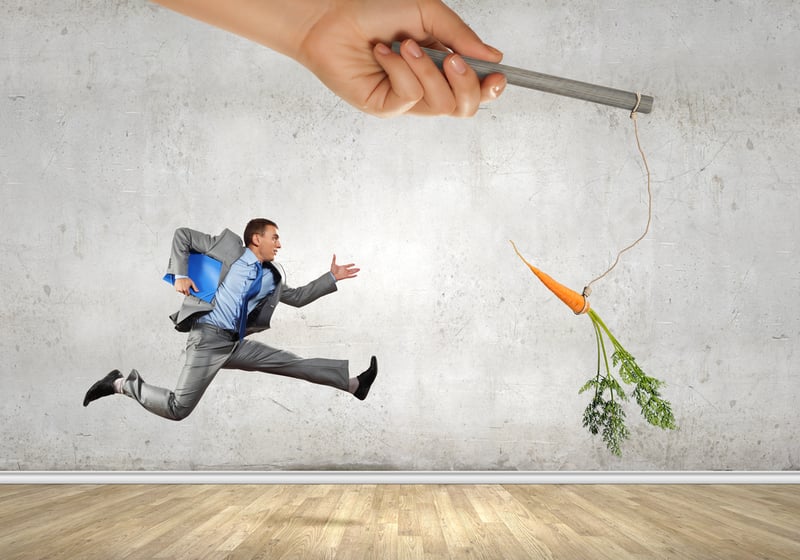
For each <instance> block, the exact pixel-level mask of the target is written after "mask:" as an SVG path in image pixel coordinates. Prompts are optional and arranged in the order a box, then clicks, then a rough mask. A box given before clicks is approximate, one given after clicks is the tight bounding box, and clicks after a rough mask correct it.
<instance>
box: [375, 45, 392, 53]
mask: <svg viewBox="0 0 800 560" xmlns="http://www.w3.org/2000/svg"><path fill="white" fill-rule="evenodd" d="M375 50H376V51H378V54H383V55H387V54H391V52H392V49H390V48H389V47H387V46H386V45H384V44H383V43H378V44H377V45H375Z"/></svg>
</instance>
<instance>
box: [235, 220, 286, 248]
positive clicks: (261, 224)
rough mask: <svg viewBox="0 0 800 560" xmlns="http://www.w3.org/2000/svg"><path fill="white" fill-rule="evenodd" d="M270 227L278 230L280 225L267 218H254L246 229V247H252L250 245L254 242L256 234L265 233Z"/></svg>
mask: <svg viewBox="0 0 800 560" xmlns="http://www.w3.org/2000/svg"><path fill="white" fill-rule="evenodd" d="M269 226H272V227H274V228H275V229H278V224H276V223H275V222H273V221H272V220H268V219H266V218H253V219H252V220H250V221H249V222H247V226H246V227H245V228H244V237H243V239H244V244H245V246H247V245H250V243H252V242H253V236H254V235H255V234H257V233H264V230H266V229H267V227H269Z"/></svg>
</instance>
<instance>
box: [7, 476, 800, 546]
mask: <svg viewBox="0 0 800 560" xmlns="http://www.w3.org/2000/svg"><path fill="white" fill-rule="evenodd" d="M0 558H2V559H3V560H12V559H18V558H25V559H28V558H30V559H36V560H44V559H59V558H63V559H70V560H72V559H80V560H88V559H102V560H123V559H145V558H146V559H148V560H151V559H159V558H168V559H181V558H188V559H193V560H195V559H200V558H212V559H223V558H230V559H234V558H235V559H270V560H276V559H281V558H298V559H316V558H330V559H336V560H341V559H344V558H352V559H357V560H365V559H371V558H375V559H394V558H409V559H411V558H421V559H426V560H438V559H445V558H486V559H517V558H519V559H526V560H531V559H538V558H556V559H559V558H563V559H569V560H572V559H576V560H578V559H604V558H609V559H614V560H621V559H627V558H641V559H648V560H652V559H657V558H670V559H672V558H675V559H681V560H683V559H698V560H709V559H714V558H720V559H723V558H724V559H737V558H741V559H745V558H746V559H748V560H749V559H753V558H769V559H786V560H790V559H798V558H800V486H795V485H653V486H649V485H460V484H455V485H401V484H389V485H317V484H315V485H191V484H180V485H97V486H95V485H13V484H12V485H0Z"/></svg>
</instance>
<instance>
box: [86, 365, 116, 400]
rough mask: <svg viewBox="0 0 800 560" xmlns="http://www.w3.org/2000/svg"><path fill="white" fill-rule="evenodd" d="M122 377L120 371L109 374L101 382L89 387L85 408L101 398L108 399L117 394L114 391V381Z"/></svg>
mask: <svg viewBox="0 0 800 560" xmlns="http://www.w3.org/2000/svg"><path fill="white" fill-rule="evenodd" d="M120 377H122V374H121V373H120V372H119V370H118V369H115V370H114V371H111V372H109V373H108V374H106V376H105V377H104V378H103V379H101V380H100V381H98V382H96V383H95V384H94V385H92V386H91V387H89V390H88V391H86V396H85V397H83V406H88V405H89V403H90V402H92V401H96V400H97V399H99V398H100V397H107V396H108V395H113V394H114V393H116V391H115V390H114V381H116V380H117V379H119V378H120Z"/></svg>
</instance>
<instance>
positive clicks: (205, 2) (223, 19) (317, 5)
mask: <svg viewBox="0 0 800 560" xmlns="http://www.w3.org/2000/svg"><path fill="white" fill-rule="evenodd" d="M156 1H157V2H158V3H160V4H162V5H164V6H166V7H168V8H171V9H174V10H176V11H179V12H181V13H184V14H186V15H188V16H190V17H194V18H197V19H200V20H203V21H206V22H207V23H210V24H212V25H215V26H217V27H221V28H224V29H227V30H229V31H232V32H234V33H236V34H238V35H242V36H244V37H247V38H249V39H252V40H254V41H257V42H259V43H261V44H263V45H266V46H268V47H270V48H272V49H274V50H276V51H278V52H281V53H283V54H286V55H287V56H290V57H291V58H293V59H295V60H297V61H298V62H299V63H301V64H303V65H304V66H306V67H307V68H308V69H309V70H311V71H312V72H313V73H314V74H315V75H316V76H317V77H318V78H319V79H320V80H321V81H322V82H323V83H324V84H325V85H326V86H327V87H328V88H329V89H330V90H331V91H333V92H334V93H336V94H337V95H338V96H339V97H341V98H342V99H344V100H345V101H347V102H348V103H350V104H351V105H353V106H355V107H357V108H358V109H360V110H362V111H364V112H366V113H369V114H372V115H377V116H381V117H391V116H395V115H401V114H405V113H409V114H418V115H450V116H456V117H467V116H472V115H474V114H475V112H476V111H477V110H478V107H479V105H480V104H481V103H483V102H487V101H491V100H493V99H496V98H497V97H498V96H499V95H500V94H501V93H502V91H503V89H504V88H505V85H506V81H505V77H504V76H503V75H502V74H491V75H489V76H486V77H485V78H484V79H483V80H479V79H478V77H477V75H476V74H475V72H474V70H472V68H470V67H469V66H468V65H467V64H465V63H464V61H463V59H462V58H461V56H459V54H460V55H464V56H469V57H472V58H477V59H482V60H488V61H491V62H499V61H500V60H501V59H502V54H501V53H500V51H498V50H497V49H495V48H493V47H490V46H488V45H485V44H484V43H483V42H482V41H481V40H480V38H479V37H478V36H477V35H476V34H475V33H474V32H473V31H472V30H471V29H470V28H469V26H467V25H466V24H465V23H464V22H463V21H462V19H461V18H460V17H459V16H458V15H457V14H456V13H455V12H453V11H452V10H451V9H450V8H448V7H447V6H446V5H445V4H444V3H442V2H441V1H440V0H328V1H323V0H292V1H291V2H286V1H285V0H262V1H260V2H253V1H252V0H226V1H225V2H219V0H156ZM399 40H402V41H403V44H402V47H401V52H400V54H396V53H393V52H392V51H391V49H390V48H389V46H388V45H390V44H391V43H392V42H393V41H399ZM420 45H421V46H424V47H429V48H435V49H440V50H447V49H450V50H452V51H454V53H458V54H451V55H449V56H448V57H447V58H446V60H445V61H444V65H443V67H444V72H441V71H440V70H439V69H438V68H437V67H436V65H435V64H434V63H433V61H431V60H430V58H429V57H428V56H427V55H425V54H423V53H422V52H421V51H420V50H419V46H420Z"/></svg>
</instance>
